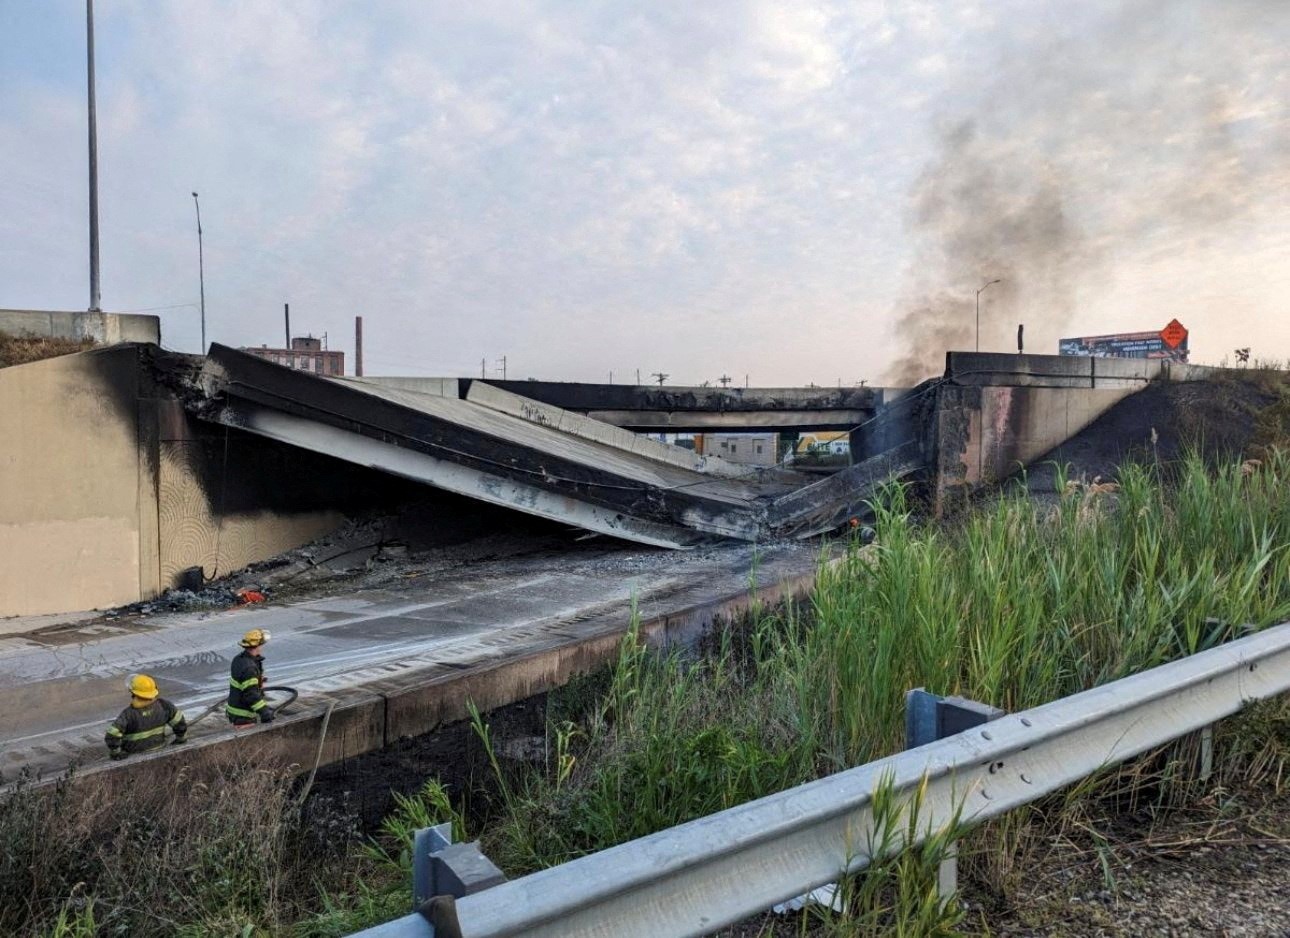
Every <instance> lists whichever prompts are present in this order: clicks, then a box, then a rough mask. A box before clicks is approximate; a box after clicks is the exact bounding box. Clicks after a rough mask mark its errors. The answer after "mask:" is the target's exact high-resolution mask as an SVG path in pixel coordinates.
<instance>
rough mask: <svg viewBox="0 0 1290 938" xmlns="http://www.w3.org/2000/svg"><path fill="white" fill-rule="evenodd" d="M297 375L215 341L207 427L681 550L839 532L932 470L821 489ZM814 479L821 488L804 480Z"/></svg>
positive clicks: (560, 415)
mask: <svg viewBox="0 0 1290 938" xmlns="http://www.w3.org/2000/svg"><path fill="white" fill-rule="evenodd" d="M445 384H447V385H449V387H448V390H447V392H446V393H442V394H433V393H426V392H423V391H420V390H411V389H408V388H406V387H398V386H392V385H390V384H378V383H374V382H365V381H362V380H354V379H348V380H335V379H330V378H325V377H322V376H317V375H313V374H309V373H306V372H301V371H296V370H293V369H290V368H286V367H283V366H281V365H276V364H273V363H271V362H267V361H264V360H262V359H260V358H257V357H255V356H252V355H248V354H246V353H244V352H239V351H236V350H234V349H231V348H227V347H225V346H221V345H213V346H212V347H211V350H210V354H209V356H208V358H207V360H206V364H205V366H204V368H203V369H202V372H201V375H200V388H201V393H200V394H198V395H189V396H188V398H187V400H188V406H189V408H190V410H192V411H193V412H194V413H195V414H196V415H197V416H198V417H200V418H202V419H204V420H207V421H212V422H215V423H219V424H223V425H225V426H229V427H235V428H237V429H239V430H244V431H247V432H250V433H253V434H257V435H260V436H263V437H267V438H269V439H273V440H276V441H279V442H282V443H286V444H289V445H291V446H295V447H299V448H301V449H305V450H310V451H312V452H316V453H322V454H325V455H328V456H332V457H336V458H339V459H342V460H345V461H348V462H351V463H355V464H358V465H362V466H366V467H370V468H374V469H378V470H381V471H383V472H386V473H389V474H391V475H395V476H400V477H402V478H406V479H411V480H414V481H417V482H421V483H424V484H426V485H430V486H433V487H436V488H439V489H444V490H447V491H450V492H454V493H457V494H460V495H465V496H468V497H471V498H475V499H479V500H481V501H484V502H488V503H490V504H494V505H501V506H504V507H507V508H512V509H514V510H516V511H521V512H525V513H527V514H531V515H536V516H539V517H544V518H548V519H551V520H555V521H560V522H563V523H566V524H571V525H574V526H576V527H579V528H583V529H585V530H587V531H590V532H594V533H596V534H604V535H610V536H613V537H617V538H622V539H625V540H629V541H635V542H637V543H642V544H650V545H654V546H659V547H669V548H693V547H695V546H699V545H701V544H704V543H709V542H711V541H713V540H717V539H734V540H739V541H751V542H756V541H767V540H775V539H779V538H784V537H790V538H804V537H810V536H813V535H816V534H819V533H822V532H824V531H828V530H831V529H833V528H835V527H837V526H838V525H839V524H841V523H845V521H846V520H847V518H848V517H850V516H853V515H855V514H859V513H861V512H862V511H863V510H864V504H865V502H866V500H867V499H869V498H871V497H872V494H873V491H874V489H875V487H876V486H877V485H880V484H881V483H883V482H885V481H886V480H888V479H890V478H892V477H900V476H903V475H908V474H910V473H912V472H914V471H916V470H917V469H918V468H920V466H921V457H920V454H919V452H918V451H917V447H915V446H906V447H904V448H903V449H900V450H899V451H897V452H894V453H893V452H887V453H883V454H880V455H878V456H875V457H874V458H873V459H871V460H866V461H865V462H862V463H860V464H859V465H857V466H854V467H852V469H851V470H849V471H848V473H847V474H846V478H845V479H844V480H829V479H826V480H823V481H822V482H811V481H810V480H809V479H807V478H805V477H803V476H800V475H798V474H796V473H792V472H786V471H784V470H779V469H765V468H758V467H743V466H734V465H732V464H729V463H724V462H722V461H721V460H719V459H716V458H713V457H696V456H694V454H691V453H687V452H686V451H683V450H680V449H679V448H678V447H674V446H669V445H667V444H665V443H659V442H657V441H651V440H646V439H643V438H640V437H636V436H634V435H633V434H630V433H628V432H626V431H623V430H621V429H619V428H617V427H613V426H611V425H609V424H604V423H600V422H599V421H595V420H592V419H590V418H587V417H584V416H580V415H578V414H572V413H569V412H565V411H561V410H559V409H558V408H554V407H552V406H550V405H545V404H539V403H538V402H535V401H526V400H525V399H524V398H522V397H519V396H518V395H514V394H510V393H508V392H505V391H494V392H492V393H483V392H485V391H486V390H487V389H486V388H485V387H484V386H483V385H479V386H477V387H476V388H475V389H473V393H468V394H466V395H464V396H459V395H458V394H457V392H456V388H455V387H452V385H455V382H445ZM804 483H809V484H804Z"/></svg>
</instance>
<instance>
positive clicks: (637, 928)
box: [361, 623, 1290, 938]
mask: <svg viewBox="0 0 1290 938" xmlns="http://www.w3.org/2000/svg"><path fill="white" fill-rule="evenodd" d="M1288 689H1290V623H1287V624H1284V625H1279V626H1275V627H1273V628H1269V629H1266V630H1264V631H1262V632H1259V633H1256V634H1254V635H1251V636H1248V637H1246V638H1242V639H1239V640H1237V641H1234V642H1231V643H1230V644H1227V645H1223V646H1221V647H1219V648H1215V649H1211V650H1209V651H1205V652H1201V653H1199V654H1196V655H1192V656H1191V657H1188V658H1184V659H1182V660H1180V661H1176V662H1173V663H1171V664H1167V665H1163V666H1161V667H1158V668H1153V669H1152V670H1150V671H1144V672H1143V673H1141V674H1136V675H1134V676H1132V677H1127V678H1124V679H1122V680H1119V681H1115V682H1113V683H1111V684H1105V685H1103V686H1101V687H1096V688H1093V689H1092V690H1088V691H1084V692H1082V693H1079V694H1075V695H1073V696H1070V697H1066V698H1063V699H1062V700H1058V701H1054V702H1053V703H1049V704H1045V705H1044V706H1042V707H1036V708H1035V709H1033V710H1027V711H1024V712H1021V713H1015V714H1009V715H1006V716H1003V717H1001V718H999V719H997V720H995V721H993V722H991V723H988V724H986V725H983V726H981V727H978V728H975V729H970V730H967V731H965V732H962V733H959V734H957V735H955V736H950V737H947V738H945V739H942V740H939V741H937V742H934V743H931V744H929V745H926V746H920V747H918V748H916V749H911V750H908V751H906V752H903V753H900V754H898V755H894V756H890V757H888V758H885V759H880V760H878V761H876V762H871V763H869V764H868V765H863V766H860V767H858V768H855V769H850V770H848V771H845V772H840V773H838V774H837V775H832V776H829V777H827V778H823V779H819V780H818V781H815V782H810V783H808V784H806V785H802V786H800V787H798V788H793V789H790V790H788V791H784V792H780V793H778V794H775V795H771V796H769V797H766V798H761V799H759V800H757V801H752V802H749V803H747V804H744V805H740V806H739V807H736V808H732V809H730V810H728V811H723V812H721V813H719V814H714V815H711V816H709V817H705V818H700V819H699V820H696V821H691V822H689V823H686V824H682V825H680V826H678V827H674V828H671V829H669V830H665V831H660V832H658V833H656V834H651V835H650V836H648V837H642V838H640V839H639V840H634V841H631V842H629V843H626V844H621V845H619V846H617V847H612V848H610V849H608V850H603V851H600V852H599V853H596V854H592V855H590V856H586V857H582V858H579V859H577V860H573V861H571V862H569V863H565V864H562V865H560V866H557V867H552V868H550V869H547V870H542V871H540V872H537V873H533V874H532V875H529V876H526V877H524V878H522V879H518V880H514V881H512V882H508V883H503V884H501V885H498V886H495V887H493V888H491V889H487V890H485V891H483V892H479V893H475V894H474V895H469V896H466V897H464V898H462V899H458V900H457V903H456V909H457V915H458V919H459V922H460V925H461V935H462V936H463V938H502V936H512V935H528V936H561V938H575V936H597V938H616V936H623V938H628V936H637V935H656V936H668V935H701V934H707V933H710V932H712V931H715V930H717V929H719V928H722V927H724V926H726V925H730V924H733V923H735V922H739V921H742V920H744V919H746V918H749V917H750V916H753V915H756V914H758V913H759V912H762V911H764V910H765V909H768V908H769V907H770V906H771V905H773V904H774V903H777V902H782V901H784V900H787V899H789V898H791V897H794V896H798V895H801V894H803V893H806V892H809V891H810V890H812V889H815V888H817V887H819V886H821V885H823V884H825V883H829V882H833V881H835V880H837V878H838V877H839V875H840V874H842V873H844V872H854V871H857V870H860V869H863V868H864V867H866V866H867V865H868V864H869V862H870V860H871V859H873V858H872V857H871V856H870V855H869V854H868V853H867V852H866V851H867V850H868V848H869V844H870V841H871V837H870V836H868V835H870V834H871V833H872V832H873V817H872V813H871V808H872V794H873V792H874V790H875V789H876V788H877V787H878V786H879V785H880V784H884V783H885V784H889V785H892V786H894V789H895V793H896V794H897V795H898V796H899V795H905V796H907V795H908V794H909V793H910V792H912V791H913V790H914V789H916V788H917V787H918V786H919V785H920V784H922V783H923V779H924V777H926V790H925V793H924V795H923V798H922V803H921V806H920V808H919V824H920V827H921V828H922V829H923V830H929V829H930V830H936V829H943V828H944V827H945V826H946V825H947V824H949V823H950V822H951V819H952V818H953V816H954V814H955V812H956V811H957V810H958V809H959V808H960V807H961V809H962V820H963V821H968V822H977V821H983V820H985V819H987V818H991V817H994V816H996V815H999V814H1003V813H1005V812H1007V811H1009V810H1011V809H1012V808H1015V807H1018V806H1019V805H1023V804H1026V803H1027V802H1030V801H1033V800H1035V799H1037V798H1039V797H1041V796H1042V795H1045V794H1048V793H1049V792H1052V791H1055V790H1056V789H1058V788H1061V787H1063V786H1065V785H1069V784H1071V783H1072V782H1076V781H1078V780H1079V779H1082V778H1084V777H1085V776H1087V775H1089V774H1091V773H1093V772H1095V771H1097V770H1098V769H1100V768H1103V767H1106V766H1110V765H1114V764H1116V763H1118V762H1121V761H1123V760H1125V759H1128V758H1131V757H1132V756H1135V755H1138V754H1140V753H1142V752H1145V751H1147V750H1149V749H1152V748H1154V747H1156V746H1160V745H1163V744H1164V743H1167V742H1169V741H1170V740H1173V739H1176V738H1178V737H1179V736H1183V735H1185V734H1187V733H1190V732H1193V731H1195V730H1199V729H1202V728H1203V727H1206V726H1208V725H1209V724H1211V723H1213V722H1214V721H1216V720H1219V719H1221V718H1222V717H1225V716H1228V715H1230V714H1232V713H1235V712H1236V711H1238V710H1240V709H1241V708H1242V707H1243V706H1245V705H1246V704H1247V703H1250V702H1252V701H1255V700H1260V699H1263V698H1267V697H1271V696H1273V695H1275V694H1279V693H1282V692H1284V691H1286V690H1288ZM361 935H363V936H364V938H413V936H415V938H431V936H433V935H434V931H433V929H432V928H431V926H430V925H429V923H428V922H427V921H426V919H425V918H423V917H422V916H420V915H410V916H406V917H404V918H401V919H398V920H396V921H393V922H388V923H386V924H385V925H380V926H377V927H376V928H372V929H368V930H367V931H364V932H362V933H361Z"/></svg>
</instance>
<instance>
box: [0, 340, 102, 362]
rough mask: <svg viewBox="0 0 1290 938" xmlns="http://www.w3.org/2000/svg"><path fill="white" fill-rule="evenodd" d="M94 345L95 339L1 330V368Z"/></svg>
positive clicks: (53, 356)
mask: <svg viewBox="0 0 1290 938" xmlns="http://www.w3.org/2000/svg"><path fill="white" fill-rule="evenodd" d="M93 347H94V340H93V339H62V338H47V337H44V336H26V335H10V334H9V333H7V332H0V368H8V367H9V366H11V365H26V364H28V363H29V362H38V361H43V360H44V359H46V358H58V357H59V356H61V355H71V354H72V353H73V352H84V351H86V350H87V349H92V348H93Z"/></svg>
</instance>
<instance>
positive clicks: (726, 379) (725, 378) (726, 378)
mask: <svg viewBox="0 0 1290 938" xmlns="http://www.w3.org/2000/svg"><path fill="white" fill-rule="evenodd" d="M717 380H718V381H720V382H721V386H722V387H723V388H728V387H730V382H731V381H733V380H735V379H734V378H732V377H730V375H728V374H724V373H723V374H722V375H721V377H720V378H718V379H717Z"/></svg>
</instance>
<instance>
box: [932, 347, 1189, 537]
mask: <svg viewBox="0 0 1290 938" xmlns="http://www.w3.org/2000/svg"><path fill="white" fill-rule="evenodd" d="M1213 371H1214V369H1211V368H1204V367H1201V366H1197V365H1182V364H1178V363H1174V362H1167V361H1159V360H1152V359H1122V358H1121V359H1115V358H1084V357H1074V356H1058V355H1003V354H993V353H976V352H951V353H949V355H947V356H946V382H945V383H944V384H942V385H940V386H939V387H938V388H937V389H936V391H935V393H936V395H937V400H936V408H935V411H934V414H933V417H932V425H931V427H930V434H931V440H932V442H931V446H930V449H931V450H932V452H933V460H932V461H933V479H934V491H933V494H934V498H935V504H936V507H937V510H938V511H939V512H944V511H947V510H951V509H953V508H955V507H957V506H958V505H960V504H962V503H963V501H964V500H965V499H966V498H967V497H968V496H969V495H970V494H971V492H972V491H973V490H975V489H976V488H978V487H980V486H986V485H994V484H997V483H999V482H1001V481H1002V480H1004V479H1006V478H1007V477H1008V476H1011V475H1012V474H1014V473H1015V472H1017V471H1018V470H1019V469H1021V468H1023V467H1025V466H1028V465H1030V464H1031V463H1033V462H1035V461H1037V460H1039V459H1041V458H1042V457H1043V456H1044V455H1046V454H1047V453H1049V452H1050V451H1052V450H1053V449H1055V448H1056V447H1057V446H1059V445H1061V444H1062V443H1064V442H1065V441H1066V440H1068V439H1070V438H1071V437H1072V436H1074V435H1075V434H1077V433H1079V432H1080V431H1081V430H1083V429H1084V428H1085V427H1087V426H1088V425H1089V424H1091V423H1092V422H1093V421H1094V420H1096V419H1097V418H1098V417H1100V416H1101V415H1102V414H1104V413H1106V412H1107V411H1108V410H1110V409H1111V408H1112V407H1114V406H1115V405H1116V404H1118V403H1120V401H1122V400H1124V399H1125V398H1126V397H1128V396H1129V395H1131V394H1134V393H1136V392H1137V391H1140V390H1142V389H1143V388H1145V387H1146V386H1147V385H1148V384H1150V383H1151V382H1153V381H1195V380H1200V379H1203V378H1205V377H1207V376H1209V375H1211V374H1212V373H1213Z"/></svg>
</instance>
